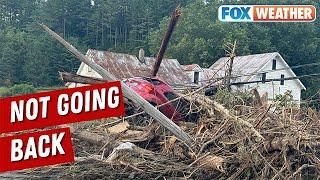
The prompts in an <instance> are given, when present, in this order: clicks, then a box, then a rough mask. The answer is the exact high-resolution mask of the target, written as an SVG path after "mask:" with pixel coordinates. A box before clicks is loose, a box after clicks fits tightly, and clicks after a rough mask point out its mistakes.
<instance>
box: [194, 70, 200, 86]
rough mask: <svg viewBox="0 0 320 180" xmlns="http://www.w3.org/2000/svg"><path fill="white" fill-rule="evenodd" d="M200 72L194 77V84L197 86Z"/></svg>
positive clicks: (195, 73)
mask: <svg viewBox="0 0 320 180" xmlns="http://www.w3.org/2000/svg"><path fill="white" fill-rule="evenodd" d="M199 74H200V73H199V72H194V77H193V82H194V83H195V84H198V83H199Z"/></svg>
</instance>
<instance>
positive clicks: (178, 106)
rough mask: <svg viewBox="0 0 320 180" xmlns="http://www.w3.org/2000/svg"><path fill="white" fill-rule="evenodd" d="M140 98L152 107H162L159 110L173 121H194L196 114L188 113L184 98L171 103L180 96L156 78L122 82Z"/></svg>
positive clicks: (133, 79) (187, 105) (138, 78)
mask: <svg viewBox="0 0 320 180" xmlns="http://www.w3.org/2000/svg"><path fill="white" fill-rule="evenodd" d="M124 83H126V84H127V85H128V86H129V87H130V88H132V89H133V90H134V91H135V92H136V93H138V94H139V95H140V96H141V97H143V98H144V99H145V100H147V101H148V102H149V103H150V104H152V105H153V106H158V105H162V104H163V105H162V106H160V107H159V110H160V111H161V112H162V113H163V114H164V115H166V116H167V117H168V118H170V119H172V120H173V121H180V120H186V121H196V119H197V118H198V113H190V112H189V109H190V103H189V102H188V101H187V100H185V99H184V98H180V99H179V100H175V101H172V100H174V99H177V98H179V97H180V96H179V95H178V94H177V93H176V92H175V91H174V90H173V89H172V88H171V87H170V86H169V85H167V84H166V83H164V82H162V81H161V80H159V79H157V78H145V77H134V78H130V79H126V80H124Z"/></svg>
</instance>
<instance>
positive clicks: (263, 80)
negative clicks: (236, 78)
mask: <svg viewBox="0 0 320 180" xmlns="http://www.w3.org/2000/svg"><path fill="white" fill-rule="evenodd" d="M266 79H267V73H262V74H261V81H262V83H263V84H264V83H266Z"/></svg>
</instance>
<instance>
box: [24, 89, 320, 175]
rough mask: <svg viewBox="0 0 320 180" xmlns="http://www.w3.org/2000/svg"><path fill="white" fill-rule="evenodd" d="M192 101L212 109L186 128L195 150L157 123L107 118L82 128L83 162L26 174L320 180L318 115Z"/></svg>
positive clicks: (77, 135) (77, 133)
mask: <svg viewBox="0 0 320 180" xmlns="http://www.w3.org/2000/svg"><path fill="white" fill-rule="evenodd" d="M254 96H256V95H254V94H253V95H252V97H254ZM188 98H190V99H193V100H195V99H196V101H197V102H196V103H200V104H201V105H200V106H199V107H200V108H203V109H205V111H204V112H205V113H203V114H202V117H201V120H200V121H199V122H197V123H187V122H180V123H178V125H179V127H180V128H181V129H182V130H183V131H185V132H187V134H188V135H189V136H190V137H191V138H192V139H193V142H194V143H193V144H192V145H188V144H186V143H184V142H182V141H181V140H179V139H178V138H177V137H176V136H175V135H173V134H172V133H171V132H170V131H168V130H167V129H166V128H164V127H163V126H161V125H160V124H159V123H158V122H156V121H151V123H150V124H149V125H146V126H143V127H141V126H138V125H136V124H135V123H134V121H132V120H129V119H126V118H125V117H124V118H122V119H112V120H105V121H103V120H99V121H96V122H95V123H92V124H90V125H88V124H87V123H85V124H82V125H80V126H77V127H74V129H73V137H74V138H73V141H74V142H73V145H74V147H75V153H76V156H77V157H76V163H75V164H70V165H62V166H55V167H50V168H46V169H43V168H42V169H37V170H33V171H28V172H23V174H24V175H26V174H27V175H30V176H31V177H55V176H57V175H58V176H59V178H70V179H71V178H72V179H93V178H94V179H96V178H106V179H110V178H112V179H120V178H129V179H133V178H139V179H140V178H148V179H149V178H156V179H157V178H186V179H189V178H190V179H239V178H241V179H243V178H247V179H249V178H250V179H253V178H254V179H256V178H261V179H288V178H289V179H290V178H291V179H292V178H294V179H299V178H308V179H309V178H316V177H318V176H319V175H320V173H319V168H320V161H319V158H320V154H319V152H320V150H319V147H320V143H319V139H320V136H319V133H320V130H319V125H320V121H319V117H318V114H317V112H315V111H314V110H312V109H307V110H300V111H299V112H295V113H291V114H290V113H288V112H293V111H287V110H286V111H284V110H281V109H275V107H277V104H276V103H275V104H271V105H264V106H258V107H257V106H254V102H253V101H252V102H248V103H246V104H245V105H242V106H241V108H242V111H241V113H237V115H235V114H236V112H235V109H236V108H239V104H235V105H234V106H233V107H234V108H232V109H229V110H228V109H226V108H225V107H224V106H223V105H222V104H219V103H218V102H216V101H215V100H214V99H212V98H211V99H210V98H208V97H204V96H202V95H200V94H193V95H192V96H189V97H188ZM250 103H252V106H250ZM229 106H230V104H229ZM210 112H214V113H210ZM284 113H285V114H284ZM144 115H145V116H148V115H147V114H144ZM150 118H151V117H150ZM115 127H116V128H115ZM117 129H118V130H117ZM44 170H45V171H44ZM44 172H45V173H44Z"/></svg>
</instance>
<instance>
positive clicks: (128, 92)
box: [40, 24, 192, 145]
mask: <svg viewBox="0 0 320 180" xmlns="http://www.w3.org/2000/svg"><path fill="white" fill-rule="evenodd" d="M40 26H41V27H42V28H43V29H44V30H45V31H47V32H48V33H49V34H50V35H51V36H52V37H53V38H55V39H56V40H57V41H59V42H60V43H61V44H62V45H63V46H64V47H65V48H66V49H68V50H69V51H70V52H71V53H72V54H74V55H75V56H76V57H77V58H78V59H79V60H80V61H81V62H83V63H85V64H87V65H88V66H89V67H91V68H92V69H93V70H94V71H96V72H97V73H98V74H100V75H101V76H102V78H103V79H105V80H107V81H117V79H116V77H115V76H113V75H112V74H111V73H109V72H108V71H107V70H105V69H104V68H102V67H101V66H100V65H98V64H96V63H94V62H93V61H91V60H90V59H89V58H88V57H86V56H85V55H83V54H82V53H81V52H80V51H78V50H77V49H76V48H75V47H73V46H72V45H71V44H69V43H68V42H67V41H65V40H64V39H63V38H62V37H60V36H59V35H58V34H57V33H55V32H54V31H52V30H51V29H50V28H48V27H47V26H46V25H44V24H40ZM121 86H122V91H123V94H124V96H125V97H126V98H128V99H130V100H131V101H132V102H133V103H134V104H136V105H137V106H139V107H141V108H142V109H143V110H144V111H145V112H146V113H148V114H149V115H150V116H151V117H153V118H154V119H155V120H156V121H158V122H159V123H160V124H161V125H162V126H164V127H165V128H167V129H168V130H169V131H170V132H172V133H173V134H174V135H176V136H177V137H178V138H179V139H181V140H182V141H184V142H185V143H186V144H188V145H192V139H191V138H190V137H189V136H188V135H187V133H185V132H184V131H183V130H182V129H181V128H180V127H179V126H178V125H176V124H175V123H174V122H172V121H171V120H170V119H169V118H167V117H166V116H165V115H163V114H162V113H161V112H160V111H159V110H157V109H156V108H155V107H153V106H152V105H151V104H150V103H149V102H148V101H146V100H145V99H143V98H142V97H141V96H140V95H138V94H137V93H136V92H134V91H133V90H132V89H131V88H130V87H129V86H128V85H126V84H125V83H123V82H121Z"/></svg>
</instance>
